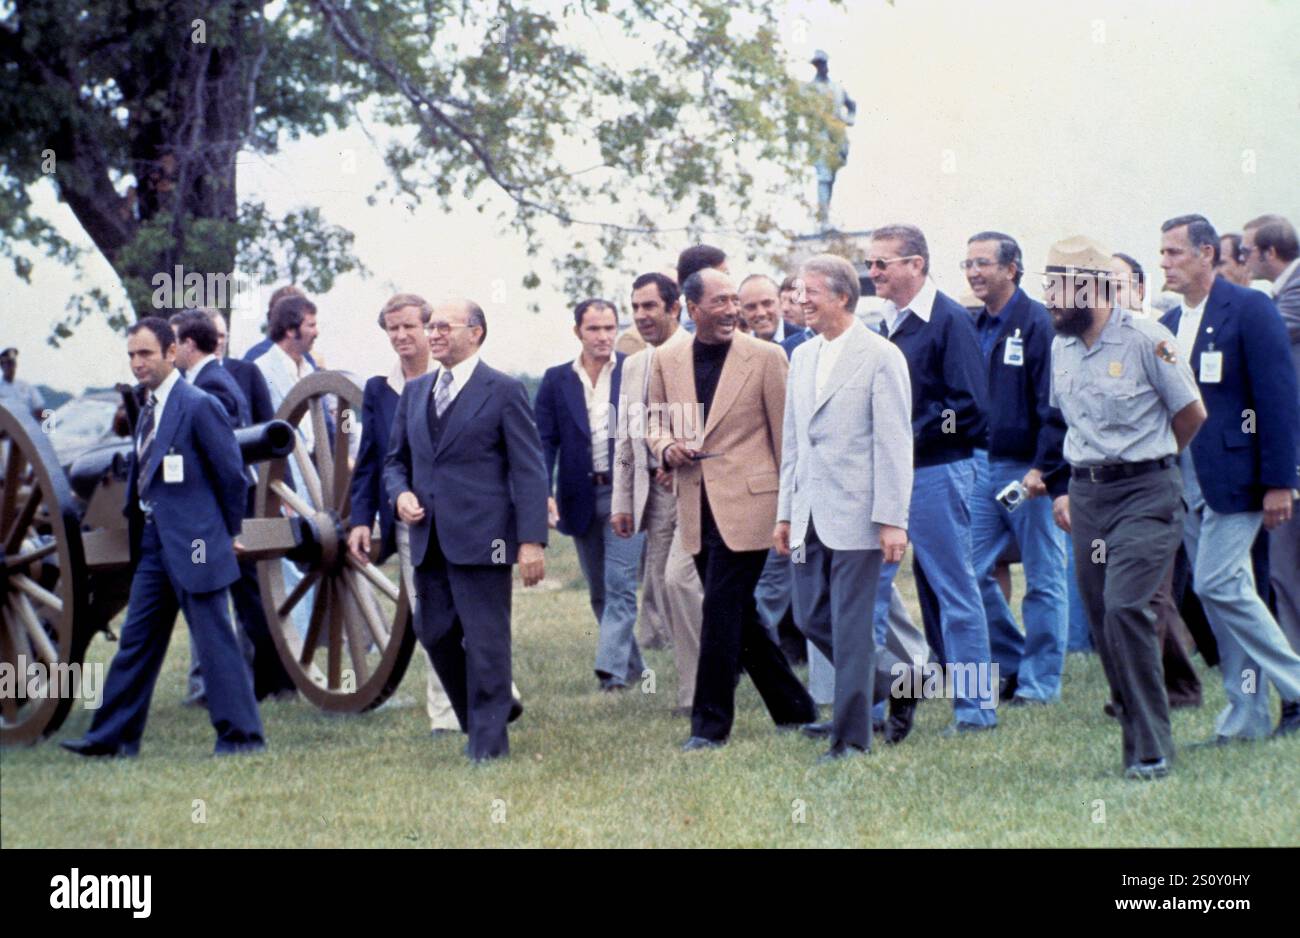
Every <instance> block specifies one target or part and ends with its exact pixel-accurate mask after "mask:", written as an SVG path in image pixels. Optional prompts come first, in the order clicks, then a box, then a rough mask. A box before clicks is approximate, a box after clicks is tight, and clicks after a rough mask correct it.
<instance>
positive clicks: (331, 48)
mask: <svg viewBox="0 0 1300 938" xmlns="http://www.w3.org/2000/svg"><path fill="white" fill-rule="evenodd" d="M771 6H772V5H771V4H769V3H767V2H765V0H554V2H542V3H537V2H522V0H521V2H516V0H285V2H281V3H275V4H268V3H265V2H259V0H207V2H201V0H77V2H74V0H13V2H12V3H11V5H10V6H9V7H8V12H7V14H6V15H5V16H4V18H3V20H0V126H4V127H5V128H6V131H5V133H4V137H3V141H2V142H0V236H2V237H3V245H2V246H0V251H3V253H4V254H5V256H7V257H8V258H9V259H10V261H11V262H12V264H13V265H14V269H15V271H16V272H17V274H18V275H19V276H20V277H23V278H24V279H26V278H27V277H28V276H29V275H30V271H31V264H32V260H31V254H32V252H33V251H36V252H41V253H44V254H46V255H48V256H51V257H53V258H55V259H56V260H58V261H60V262H63V263H69V264H71V263H75V262H76V261H77V254H78V252H77V250H76V249H75V248H74V247H73V245H72V244H71V243H69V241H68V240H67V239H66V238H65V237H63V236H62V235H61V234H60V233H59V232H58V231H57V230H56V228H55V227H54V226H53V225H52V224H51V223H50V222H49V220H48V219H43V218H41V217H38V216H37V215H36V214H35V213H34V211H33V203H32V199H31V188H32V187H33V185H35V184H37V183H39V182H40V181H41V180H42V179H48V180H49V181H51V182H52V183H53V185H54V187H55V189H56V191H57V193H58V197H59V199H60V200H62V201H63V202H65V203H66V204H67V205H68V206H69V208H70V209H71V210H72V212H73V213H74V215H75V216H76V218H77V220H78V222H79V223H80V224H81V226H82V228H83V229H84V230H85V232H86V234H87V235H88V236H89V238H90V240H91V241H92V242H93V244H94V245H95V247H96V248H97V249H98V250H99V252H100V253H102V254H103V256H104V257H105V258H106V259H107V260H108V262H109V263H110V264H111V265H112V267H113V269H114V270H115V271H116V273H117V274H118V275H119V277H120V279H121V281H122V284H123V286H124V288H125V291H126V295H127V297H128V299H129V302H130V304H131V307H132V310H131V311H130V312H133V313H134V315H137V316H138V315H145V314H147V313H149V312H153V311H154V310H153V307H152V305H151V301H150V297H151V296H152V294H153V288H152V287H151V285H150V283H151V279H152V277H153V275H154V274H155V273H157V272H160V271H163V272H170V271H171V270H172V269H173V268H174V267H175V266H176V265H182V266H183V267H184V269H186V270H187V271H189V270H194V271H200V272H205V271H207V272H229V271H231V270H234V269H236V268H237V267H238V268H239V269H246V270H248V271H251V272H253V273H254V274H255V275H256V276H257V277H258V278H259V279H260V280H261V281H262V282H269V281H270V280H272V279H296V280H302V281H303V282H304V283H305V284H306V285H307V286H308V288H309V289H313V290H316V291H324V290H327V289H329V287H330V285H331V284H332V282H333V280H334V278H335V277H337V276H338V275H340V274H342V273H345V272H347V271H349V270H364V267H363V266H362V265H361V263H360V261H359V260H358V259H357V258H356V257H355V256H354V255H353V253H352V236H351V232H349V231H347V230H346V229H344V228H342V227H339V226H336V225H333V224H331V223H329V222H328V221H326V220H325V219H324V218H322V217H321V214H320V212H319V208H318V207H315V206H302V207H299V208H296V209H294V210H293V211H291V212H290V213H289V214H287V215H286V216H285V217H283V218H278V219H277V218H274V217H273V216H272V215H271V213H270V212H268V210H267V209H266V208H265V206H263V205H261V204H260V203H256V202H249V201H245V202H242V203H241V201H240V199H239V197H238V191H237V165H238V157H239V156H240V154H241V153H244V154H248V153H260V154H273V153H275V152H276V150H277V148H278V147H279V146H280V144H281V143H282V142H283V141H285V140H286V139H296V138H299V137H303V136H316V135H320V134H323V133H325V132H327V131H329V130H331V129H334V128H340V127H344V126H347V125H349V124H351V123H354V122H358V121H359V122H361V123H362V124H363V125H373V126H376V127H379V128H382V129H383V134H382V136H383V137H384V138H385V141H386V143H385V149H384V158H385V162H386V164H387V167H388V169H389V170H390V174H389V178H388V179H387V180H386V181H385V182H384V183H383V184H381V185H380V187H379V190H378V191H376V192H375V193H373V194H372V195H371V196H370V198H371V200H372V202H373V201H376V200H381V199H387V200H389V201H390V202H393V203H397V202H400V203H403V204H406V205H410V204H412V203H417V202H422V201H424V200H434V202H435V203H436V204H440V205H441V206H442V207H443V208H444V209H445V210H447V211H451V210H452V209H453V207H454V206H455V205H459V204H462V203H461V201H460V200H469V202H470V203H471V204H472V205H474V206H475V207H476V208H477V209H478V210H479V211H493V212H495V213H497V214H498V215H499V216H500V220H501V224H502V228H503V230H513V231H515V232H518V233H520V234H522V235H523V237H524V239H525V242H526V244H527V249H528V253H529V255H530V256H531V257H532V258H534V259H535V261H536V262H537V263H536V264H535V265H534V267H533V269H530V270H527V271H525V272H524V273H523V275H522V276H523V283H524V285H525V286H534V285H536V284H537V283H540V281H541V273H540V272H539V270H538V266H537V265H540V264H542V263H546V262H549V263H551V264H552V265H553V266H554V267H555V269H556V270H558V271H559V272H561V273H562V274H563V275H564V284H565V287H566V289H568V290H570V291H573V292H596V291H598V290H599V288H600V286H601V281H602V278H604V277H607V276H610V275H621V274H622V273H624V272H625V271H623V270H621V268H620V265H621V264H623V262H624V258H625V257H626V256H627V254H628V252H629V248H630V247H633V246H635V247H636V248H637V249H638V250H640V249H644V248H645V247H647V246H654V245H659V244H667V243H671V245H673V246H676V245H680V244H682V243H683V242H684V241H685V240H686V239H688V238H694V237H699V236H701V235H707V234H708V233H709V232H712V231H726V232H729V233H733V234H738V235H740V236H742V237H744V238H746V240H747V243H750V244H752V245H753V246H754V248H755V250H758V249H760V248H761V247H762V245H763V244H764V242H765V241H766V240H768V239H771V238H773V237H774V236H776V235H777V234H779V232H778V230H777V225H776V222H775V221H774V211H773V209H774V207H775V206H777V205H781V204H789V202H790V201H791V200H792V196H791V195H790V191H791V189H792V188H793V187H791V185H790V180H791V178H802V176H803V174H805V173H806V172H807V165H808V162H809V161H810V159H811V158H812V156H811V152H810V151H811V149H812V148H815V147H817V146H818V143H817V142H816V141H817V140H819V139H820V138H821V137H822V136H823V135H822V134H819V133H817V132H816V130H817V128H819V127H821V126H823V125H824V122H825V107H824V105H823V104H822V103H821V102H820V101H818V100H817V96H813V95H809V94H808V93H807V92H806V91H805V90H804V89H803V87H802V82H801V81H799V80H796V79H795V78H793V77H792V76H790V75H789V74H788V73H787V71H786V69H785V66H784V64H783V52H782V46H783V37H782V36H781V34H780V25H779V22H778V20H777V19H776V15H775V13H774V12H773V11H772V9H771ZM592 36H598V37H602V41H601V42H598V43H595V44H593V43H592V41H591V37H592ZM793 174H798V175H797V176H795V175H793ZM87 315H108V316H110V317H111V318H113V319H114V321H115V322H116V323H118V324H125V323H126V322H127V321H128V318H129V312H125V311H121V310H114V309H113V308H112V303H111V301H110V300H109V298H108V297H107V296H106V295H105V294H104V293H103V292H102V291H89V292H88V293H86V294H83V295H81V296H79V297H75V298H74V299H73V300H72V301H71V302H70V303H69V312H68V316H67V318H66V319H65V320H64V321H63V322H62V323H60V324H59V325H58V326H57V327H56V330H55V333H56V336H57V335H66V334H69V333H70V331H71V329H72V328H73V327H75V325H76V323H77V322H79V321H80V320H81V319H82V318H84V317H85V316H87Z"/></svg>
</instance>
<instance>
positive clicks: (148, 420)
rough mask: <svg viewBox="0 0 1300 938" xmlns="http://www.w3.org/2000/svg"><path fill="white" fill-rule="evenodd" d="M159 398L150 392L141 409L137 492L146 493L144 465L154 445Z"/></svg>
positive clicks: (141, 494) (137, 451)
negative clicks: (155, 416)
mask: <svg viewBox="0 0 1300 938" xmlns="http://www.w3.org/2000/svg"><path fill="white" fill-rule="evenodd" d="M157 403H158V398H156V397H154V395H153V392H152V391H151V392H149V399H148V401H147V403H146V404H145V405H144V409H143V410H141V411H140V440H139V443H138V444H137V449H136V465H137V466H138V467H139V468H138V469H137V471H136V477H135V487H136V494H137V495H140V496H143V495H144V486H145V477H144V467H145V464H146V463H147V462H148V461H149V450H150V449H151V448H152V447H153V437H154V432H153V429H154V427H153V415H154V408H155V405H157Z"/></svg>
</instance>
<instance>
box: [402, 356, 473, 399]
mask: <svg viewBox="0 0 1300 938" xmlns="http://www.w3.org/2000/svg"><path fill="white" fill-rule="evenodd" d="M437 370H438V362H437V361H436V360H435V359H434V357H433V356H432V355H430V356H429V364H428V367H426V368H425V369H424V373H425V374H426V375H427V374H432V373H433V372H435V371H437ZM455 373H456V370H455V369H454V368H453V369H452V375H453V376H454V375H455ZM387 382H388V386H389V387H390V388H392V389H393V390H394V391H396V392H397V394H398V396H399V397H400V396H401V394H402V390H403V389H404V388H405V387H406V374H405V373H404V372H403V371H402V360H401V359H400V358H399V359H398V360H397V364H396V365H394V366H393V370H392V371H390V372H389V373H388V378H387Z"/></svg>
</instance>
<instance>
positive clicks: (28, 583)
mask: <svg viewBox="0 0 1300 938" xmlns="http://www.w3.org/2000/svg"><path fill="white" fill-rule="evenodd" d="M9 582H10V583H12V584H13V585H14V586H16V587H18V588H19V589H20V590H22V591H23V592H24V593H26V594H27V595H28V596H30V597H32V599H34V600H36V601H37V602H38V603H40V604H41V605H42V606H45V607H47V608H49V609H53V610H54V611H55V612H57V613H58V614H59V615H63V600H61V599H59V597H57V596H55V595H54V594H53V593H51V592H50V591H49V590H47V589H45V588H44V587H43V586H41V585H39V584H38V583H36V582H35V581H34V580H33V579H32V578H31V577H29V576H27V575H26V574H23V573H20V574H18V575H17V576H13V577H10V578H9Z"/></svg>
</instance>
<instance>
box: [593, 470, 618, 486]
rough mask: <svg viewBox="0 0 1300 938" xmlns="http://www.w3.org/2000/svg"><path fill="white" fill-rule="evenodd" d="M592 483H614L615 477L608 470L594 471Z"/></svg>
mask: <svg viewBox="0 0 1300 938" xmlns="http://www.w3.org/2000/svg"><path fill="white" fill-rule="evenodd" d="M591 484H592V485H613V484H614V480H613V477H612V476H611V475H610V474H609V473H608V472H593V473H592V474H591Z"/></svg>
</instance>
